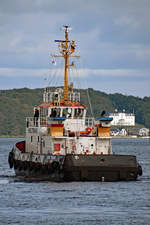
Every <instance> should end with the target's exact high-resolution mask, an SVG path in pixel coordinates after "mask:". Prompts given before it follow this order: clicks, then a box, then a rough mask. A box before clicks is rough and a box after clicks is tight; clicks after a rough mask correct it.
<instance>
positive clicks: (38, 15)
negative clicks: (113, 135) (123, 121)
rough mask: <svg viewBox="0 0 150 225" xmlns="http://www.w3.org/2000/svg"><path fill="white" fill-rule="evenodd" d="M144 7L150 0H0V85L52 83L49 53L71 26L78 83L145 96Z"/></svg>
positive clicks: (149, 78)
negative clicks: (63, 29)
mask: <svg viewBox="0 0 150 225" xmlns="http://www.w3.org/2000/svg"><path fill="white" fill-rule="evenodd" d="M149 11H150V0H126V1H123V0H105V1H104V0H93V1H91V0H61V1H56V0H0V89H12V88H22V87H28V88H38V87H44V86H45V85H47V83H48V82H49V84H50V85H54V84H55V82H51V81H52V76H53V75H55V78H56V80H57V82H58V80H59V79H58V77H59V76H58V75H59V73H60V74H61V73H62V71H61V70H60V66H61V62H60V61H59V60H57V59H56V63H57V64H56V66H54V65H52V63H51V61H52V59H51V57H50V54H51V53H56V49H57V46H56V43H55V42H54V40H55V39H63V38H64V34H63V31H62V30H61V29H60V27H61V26H62V25H71V26H72V31H70V33H69V35H70V39H73V40H76V43H77V53H76V54H80V56H81V58H80V60H78V59H77V60H76V68H75V70H76V72H77V73H76V75H72V76H75V79H76V80H78V78H79V77H80V78H81V80H82V82H81V88H83V87H86V88H87V87H91V88H94V89H96V90H100V91H104V92H106V93H122V94H126V95H134V96H139V97H144V96H150V25H149V21H150V13H149ZM57 69H59V70H57ZM56 70H57V72H56ZM58 71H59V72H58ZM77 74H78V75H77ZM60 77H61V76H60ZM84 82H85V83H86V85H84Z"/></svg>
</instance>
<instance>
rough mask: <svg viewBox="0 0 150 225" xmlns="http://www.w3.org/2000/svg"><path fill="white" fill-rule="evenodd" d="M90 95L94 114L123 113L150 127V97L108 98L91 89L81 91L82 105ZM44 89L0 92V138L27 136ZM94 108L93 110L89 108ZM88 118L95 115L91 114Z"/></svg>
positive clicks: (86, 102)
mask: <svg viewBox="0 0 150 225" xmlns="http://www.w3.org/2000/svg"><path fill="white" fill-rule="evenodd" d="M87 92H88V94H89V97H90V101H91V105H92V109H93V114H94V116H95V117H98V116H99V115H100V112H102V110H105V111H106V112H113V111H114V110H115V109H116V108H117V109H118V110H120V111H122V110H123V109H125V110H126V112H133V110H134V113H135V114H136V122H137V123H139V124H142V125H143V126H145V127H149V126H150V97H145V98H138V97H134V96H125V95H122V94H106V93H103V92H100V91H95V90H93V89H91V88H89V89H88V90H80V93H81V102H84V104H86V105H88V107H89V103H88V97H87ZM42 94H43V89H28V88H22V89H13V90H1V91H0V136H19V135H24V131H25V118H26V117H27V116H33V106H34V105H37V104H39V103H41V102H42ZM89 108H90V107H89ZM88 115H91V113H90V110H88Z"/></svg>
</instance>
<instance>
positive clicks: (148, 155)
mask: <svg viewBox="0 0 150 225" xmlns="http://www.w3.org/2000/svg"><path fill="white" fill-rule="evenodd" d="M20 140H22V139H14V138H6V139H4V138H1V139H0V225H5V224H13V225H18V224H19V225H22V224H30V225H38V224H44V225H49V224H51V225H63V224H64V225H72V224H73V225H81V224H85V225H96V224H100V225H112V224H114V225H124V224H125V225H126V224H130V225H131V224H136V225H138V224H139V225H141V224H143V225H148V224H150V142H149V139H142V138H139V139H113V140H112V145H113V152H114V153H115V154H117V153H119V154H133V155H136V156H137V160H138V161H139V163H140V164H141V165H142V168H143V176H142V177H139V178H138V180H137V181H132V182H101V181H99V182H69V183H55V182H25V181H22V180H19V179H18V178H17V177H15V174H14V171H13V170H12V169H9V165H8V153H9V151H10V150H11V148H12V147H13V145H14V143H15V142H17V141H20Z"/></svg>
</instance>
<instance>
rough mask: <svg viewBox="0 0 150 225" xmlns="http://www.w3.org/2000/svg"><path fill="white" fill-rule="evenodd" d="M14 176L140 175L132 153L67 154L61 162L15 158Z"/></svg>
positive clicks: (109, 177) (112, 178) (90, 178)
mask: <svg viewBox="0 0 150 225" xmlns="http://www.w3.org/2000/svg"><path fill="white" fill-rule="evenodd" d="M13 166H14V170H15V173H16V176H18V177H22V178H26V179H33V180H46V181H60V182H61V181H62V182H64V181H68V182H69V181H106V182H112V181H134V180H136V179H137V177H138V175H142V168H141V166H140V165H139V164H138V163H137V161H136V157H135V156H131V155H66V156H65V160H64V163H63V165H59V163H57V162H53V163H52V164H50V165H42V164H41V163H35V162H27V161H19V160H14V162H13Z"/></svg>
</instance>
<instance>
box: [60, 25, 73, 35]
mask: <svg viewBox="0 0 150 225" xmlns="http://www.w3.org/2000/svg"><path fill="white" fill-rule="evenodd" d="M61 29H62V30H66V32H67V33H68V31H69V30H72V27H71V26H67V25H65V26H62V27H61Z"/></svg>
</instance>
